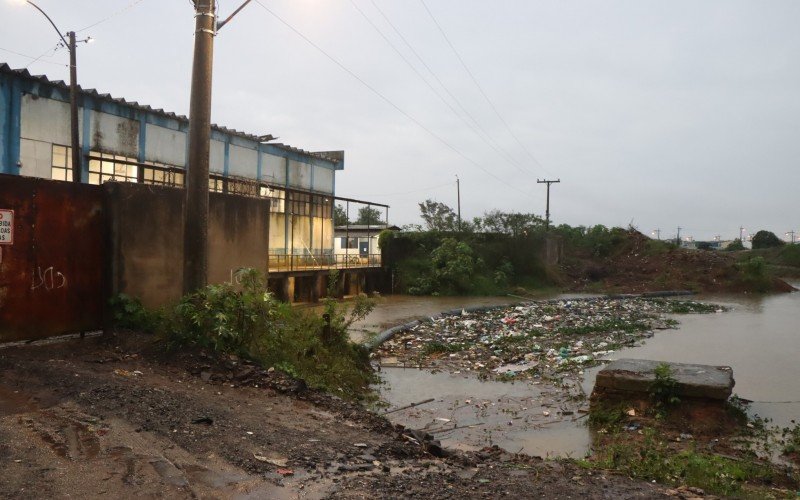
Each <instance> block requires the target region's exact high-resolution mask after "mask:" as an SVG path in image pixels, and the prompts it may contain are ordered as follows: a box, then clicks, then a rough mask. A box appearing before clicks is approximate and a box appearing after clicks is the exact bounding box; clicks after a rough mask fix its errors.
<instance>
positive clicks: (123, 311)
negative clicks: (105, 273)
mask: <svg viewBox="0 0 800 500" xmlns="http://www.w3.org/2000/svg"><path fill="white" fill-rule="evenodd" d="M108 304H109V306H111V317H112V320H113V322H114V327H116V328H125V329H129V330H139V331H145V332H151V331H153V330H154V329H155V327H156V325H157V324H158V322H159V313H157V312H153V311H148V310H147V309H145V307H144V306H143V305H142V301H141V300H139V299H138V298H135V297H131V296H130V295H125V294H124V293H121V294H119V295H117V296H115V297H112V298H111V299H110V300H109V301H108Z"/></svg>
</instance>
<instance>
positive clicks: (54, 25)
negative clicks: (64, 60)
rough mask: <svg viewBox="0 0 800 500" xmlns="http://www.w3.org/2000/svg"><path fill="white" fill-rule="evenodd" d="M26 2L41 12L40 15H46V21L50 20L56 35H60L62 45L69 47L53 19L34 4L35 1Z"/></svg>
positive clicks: (28, 0)
mask: <svg viewBox="0 0 800 500" xmlns="http://www.w3.org/2000/svg"><path fill="white" fill-rule="evenodd" d="M26 2H27V3H29V4H30V5H31V6H33V7H34V8H35V9H36V10H38V11H39V12H41V13H42V15H43V16H44V17H46V18H47V20H48V21H50V24H51V25H52V26H53V29H54V30H56V33H58V36H59V37H61V41H62V42H64V46H65V47H69V43H68V42H67V39H66V38H64V35H62V34H61V30H59V29H58V26H56V23H54V22H53V20H52V19H50V16H48V15H47V13H46V12H45V11H43V10H42V9H41V8H40V7H39V6H38V5H36V4H35V3H33V2H31V0H26Z"/></svg>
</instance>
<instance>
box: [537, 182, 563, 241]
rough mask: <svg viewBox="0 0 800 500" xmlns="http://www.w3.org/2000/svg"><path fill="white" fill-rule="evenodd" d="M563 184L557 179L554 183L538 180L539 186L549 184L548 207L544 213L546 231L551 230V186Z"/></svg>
mask: <svg viewBox="0 0 800 500" xmlns="http://www.w3.org/2000/svg"><path fill="white" fill-rule="evenodd" d="M558 182H561V179H556V180H554V181H548V180H547V179H542V180H539V179H536V183H537V184H547V206H546V208H545V212H544V230H545V231H549V230H550V184H556V183H558Z"/></svg>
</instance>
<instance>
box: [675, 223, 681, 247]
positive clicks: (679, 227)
mask: <svg viewBox="0 0 800 500" xmlns="http://www.w3.org/2000/svg"><path fill="white" fill-rule="evenodd" d="M681 229H683V228H682V227H681V226H678V236H677V237H676V238H675V244H677V245H678V246H681Z"/></svg>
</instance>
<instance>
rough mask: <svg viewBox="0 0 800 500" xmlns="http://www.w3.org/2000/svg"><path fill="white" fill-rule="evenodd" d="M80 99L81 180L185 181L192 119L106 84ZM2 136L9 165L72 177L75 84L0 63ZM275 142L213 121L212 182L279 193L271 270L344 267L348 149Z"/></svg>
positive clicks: (3, 159) (1, 154)
mask: <svg viewBox="0 0 800 500" xmlns="http://www.w3.org/2000/svg"><path fill="white" fill-rule="evenodd" d="M78 102H79V126H78V128H79V134H80V145H81V146H80V147H81V158H82V165H81V182H83V183H88V184H102V183H104V182H106V181H120V182H131V183H140V184H149V185H162V186H183V183H184V178H185V172H186V168H187V157H188V151H187V145H188V136H187V134H188V128H189V121H188V118H186V117H185V116H179V115H176V114H175V113H170V112H167V111H164V110H162V109H153V108H152V107H150V106H147V105H142V104H139V103H137V102H130V101H127V100H125V99H121V98H114V97H112V96H110V95H109V94H101V93H99V92H97V91H96V90H83V89H81V90H80V96H79V100H78ZM0 139H1V140H0V173H5V174H14V175H22V176H28V177H38V178H45V179H54V180H61V181H71V180H72V161H71V149H72V148H71V147H70V112H69V86H68V85H67V84H65V83H64V82H62V81H51V80H49V79H48V78H47V77H45V76H34V75H31V74H30V73H29V72H28V71H27V70H14V69H12V68H10V67H9V66H8V65H7V64H2V63H0ZM272 141H274V138H273V137H272V136H271V135H266V136H264V135H261V136H259V135H253V134H248V133H244V132H240V131H237V130H232V129H228V128H225V127H221V126H218V125H212V127H211V147H210V155H209V156H210V158H209V160H210V164H209V171H210V178H209V190H210V191H212V192H220V193H228V194H238V195H245V196H253V197H259V198H267V199H269V200H270V210H271V212H272V214H271V216H270V228H269V268H270V269H271V270H273V271H291V270H302V269H305V268H320V267H324V266H332V267H335V266H336V265H337V258H336V254H335V252H334V250H333V248H334V244H333V243H334V228H333V219H332V211H333V205H334V202H335V187H336V174H337V172H340V171H342V170H343V169H344V152H343V151H325V152H309V151H304V150H302V149H298V148H294V147H291V146H288V145H285V144H278V143H275V142H272ZM349 201H350V202H353V203H363V204H365V205H373V206H377V207H384V205H381V204H374V203H373V204H370V203H368V202H360V201H358V200H349ZM376 259H377V263H378V264H379V258H378V257H377V256H376V257H375V259H373V260H372V261H371V262H373V263H374V262H376ZM340 260H341V259H340Z"/></svg>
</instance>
